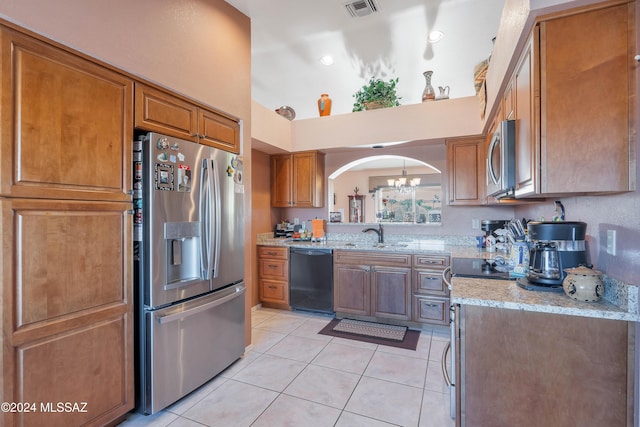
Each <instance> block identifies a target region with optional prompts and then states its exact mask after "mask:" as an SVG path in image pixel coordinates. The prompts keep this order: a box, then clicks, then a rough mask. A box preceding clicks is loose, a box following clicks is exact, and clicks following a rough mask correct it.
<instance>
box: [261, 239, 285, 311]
mask: <svg viewBox="0 0 640 427" xmlns="http://www.w3.org/2000/svg"><path fill="white" fill-rule="evenodd" d="M258 282H259V288H260V289H259V293H260V302H262V305H263V306H264V307H272V308H280V309H290V306H289V248H287V247H275V246H258Z"/></svg>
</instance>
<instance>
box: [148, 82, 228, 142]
mask: <svg viewBox="0 0 640 427" xmlns="http://www.w3.org/2000/svg"><path fill="white" fill-rule="evenodd" d="M135 127H136V128H139V129H143V130H148V131H153V132H159V133H162V134H165V135H169V136H173V137H176V138H181V139H185V140H187V141H194V142H199V143H201V144H204V145H208V146H211V147H214V148H219V149H222V150H225V151H229V152H232V153H239V152H240V124H239V123H238V122H237V121H235V120H232V119H231V118H229V117H226V116H224V115H222V114H219V113H217V112H215V111H213V110H211V109H208V108H206V107H204V106H202V105H198V104H196V103H194V102H190V101H188V100H186V99H183V98H181V97H179V96H178V95H176V94H172V93H169V92H166V91H164V90H160V89H157V88H154V87H151V86H148V85H145V84H143V83H138V82H136V86H135Z"/></svg>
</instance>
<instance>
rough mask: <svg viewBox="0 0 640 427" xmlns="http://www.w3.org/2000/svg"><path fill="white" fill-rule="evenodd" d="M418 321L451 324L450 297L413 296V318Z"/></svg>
mask: <svg viewBox="0 0 640 427" xmlns="http://www.w3.org/2000/svg"><path fill="white" fill-rule="evenodd" d="M412 320H414V321H416V322H422V323H431V324H438V325H448V324H449V298H436V297H430V296H425V295H414V296H413V319H412Z"/></svg>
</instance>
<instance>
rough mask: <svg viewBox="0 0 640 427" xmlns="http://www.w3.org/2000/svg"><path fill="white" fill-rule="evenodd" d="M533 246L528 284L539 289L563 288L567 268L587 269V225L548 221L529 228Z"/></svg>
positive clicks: (530, 225)
mask: <svg viewBox="0 0 640 427" xmlns="http://www.w3.org/2000/svg"><path fill="white" fill-rule="evenodd" d="M527 230H528V235H529V238H530V239H531V241H532V242H534V246H533V248H532V249H531V253H530V256H529V259H530V261H529V263H530V265H529V272H528V273H527V280H528V281H529V282H530V283H533V284H536V285H539V286H553V287H560V286H561V285H562V281H563V280H564V278H565V277H566V273H565V272H564V269H565V268H573V267H577V266H579V265H587V257H586V245H585V240H584V239H585V236H586V230H587V224H586V223H584V222H579V221H548V222H544V221H542V222H535V221H531V222H529V223H528V224H527Z"/></svg>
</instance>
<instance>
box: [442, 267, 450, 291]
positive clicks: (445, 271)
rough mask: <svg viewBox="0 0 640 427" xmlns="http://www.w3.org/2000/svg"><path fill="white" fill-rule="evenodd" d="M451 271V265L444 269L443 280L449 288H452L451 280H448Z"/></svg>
mask: <svg viewBox="0 0 640 427" xmlns="http://www.w3.org/2000/svg"><path fill="white" fill-rule="evenodd" d="M449 273H451V266H450V265H449V266H447V268H445V269H444V270H442V280H443V281H444V283H445V285H447V287H448V288H449V290H451V282H450V281H449V280H447V274H449Z"/></svg>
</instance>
